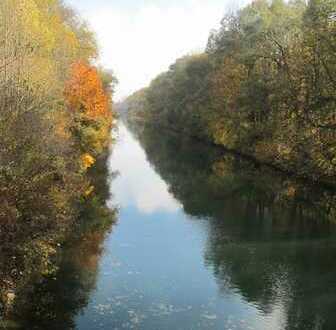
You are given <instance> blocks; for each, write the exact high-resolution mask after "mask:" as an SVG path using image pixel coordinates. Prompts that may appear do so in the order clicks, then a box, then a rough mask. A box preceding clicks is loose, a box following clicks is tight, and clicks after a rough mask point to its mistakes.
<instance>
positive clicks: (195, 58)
mask: <svg viewBox="0 0 336 330" xmlns="http://www.w3.org/2000/svg"><path fill="white" fill-rule="evenodd" d="M335 45H336V4H335V1H334V0H310V1H308V2H307V1H304V0H291V1H284V0H273V1H267V0H255V1H253V2H252V4H250V5H248V6H246V7H245V8H243V9H241V10H240V11H238V12H237V13H235V14H232V15H228V16H225V17H224V18H223V20H222V21H221V27H220V29H219V30H216V31H212V32H211V35H210V37H209V41H208V45H207V47H206V51H205V52H204V53H203V54H197V55H190V56H185V57H183V58H181V59H179V60H177V61H176V63H175V64H173V65H172V66H171V67H170V69H169V71H168V72H165V73H163V74H161V75H160V76H158V77H157V78H156V79H155V80H154V81H153V82H152V83H151V85H150V86H149V88H147V89H145V90H143V91H140V92H138V93H136V94H134V95H132V96H131V97H130V98H129V99H128V100H127V101H126V105H127V106H128V111H129V113H130V116H129V117H130V118H133V119H134V118H136V119H140V120H142V121H145V122H146V123H148V124H150V125H158V126H163V127H167V128H171V129H174V130H176V131H179V132H184V133H186V134H188V135H192V136H195V137H197V138H200V139H203V140H207V141H209V142H211V143H215V144H217V145H223V146H225V147H226V148H230V149H235V150H238V151H240V152H242V153H245V154H248V155H251V156H253V157H255V158H256V159H258V160H260V161H262V162H267V163H272V164H273V165H276V166H278V167H280V168H282V169H284V170H287V171H292V172H295V173H297V174H299V175H301V176H309V177H310V178H311V179H314V180H317V181H328V182H334V183H335V178H336V153H335V152H336V111H335V110H336V80H335V77H336V48H335Z"/></svg>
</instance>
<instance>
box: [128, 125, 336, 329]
mask: <svg viewBox="0 0 336 330" xmlns="http://www.w3.org/2000/svg"><path fill="white" fill-rule="evenodd" d="M131 129H132V131H133V134H135V135H136V136H137V138H138V139H139V140H140V142H141V144H142V146H143V148H144V149H145V150H146V153H147V156H148V159H149V161H150V162H151V163H152V165H153V166H154V168H155V170H156V171H157V172H158V173H159V174H160V176H161V177H162V178H163V179H164V180H165V181H166V183H167V184H168V185H169V189H170V192H171V193H172V194H173V196H174V197H175V198H176V199H177V200H179V201H180V202H181V204H182V205H183V208H184V211H185V212H186V213H188V214H189V215H191V216H193V218H194V219H195V220H194V221H198V219H204V218H206V219H207V221H208V224H209V225H208V227H209V234H208V240H207V246H206V251H205V255H204V259H205V263H206V265H207V267H208V268H209V269H211V270H212V272H213V274H214V276H215V278H216V281H217V283H218V287H219V289H220V292H221V293H222V294H226V293H227V292H229V291H231V292H232V291H234V292H237V293H239V294H240V295H241V296H242V297H243V298H244V299H245V300H246V301H247V302H248V303H251V304H253V305H254V306H256V307H257V308H258V309H259V310H260V313H262V314H263V315H266V316H267V315H271V314H275V313H278V316H279V317H280V318H281V320H282V323H283V324H284V326H283V328H284V329H305V330H308V329H330V330H331V329H334V325H335V324H336V315H335V313H334V312H333V310H334V307H335V306H336V280H335V276H334V275H335V272H336V264H335V262H334V260H335V258H336V236H335V224H334V222H335V220H336V209H335V208H336V195H335V192H334V191H330V190H325V189H323V188H319V187H316V186H313V185H310V184H308V183H306V182H302V181H299V180H295V179H294V178H290V177H288V176H284V175H281V174H280V173H275V172H274V171H272V170H271V169H269V168H266V167H262V166H259V165H256V164H252V163H251V162H248V161H246V160H244V159H242V158H239V157H237V156H234V155H232V154H229V153H226V154H225V153H223V152H220V151H218V150H216V151H215V150H213V149H211V147H208V146H205V145H203V144H201V143H197V142H195V141H191V140H190V139H187V138H182V137H181V136H174V135H172V134H167V132H166V134H163V132H162V131H161V132H158V131H155V130H153V129H150V128H148V127H145V128H144V127H140V126H133V127H131ZM333 265H334V266H333Z"/></svg>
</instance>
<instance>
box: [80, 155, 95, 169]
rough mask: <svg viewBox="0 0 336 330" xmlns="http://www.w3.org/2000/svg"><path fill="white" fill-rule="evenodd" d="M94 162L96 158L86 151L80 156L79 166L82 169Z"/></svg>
mask: <svg viewBox="0 0 336 330" xmlns="http://www.w3.org/2000/svg"><path fill="white" fill-rule="evenodd" d="M95 162H96V160H95V159H94V158H93V157H92V156H91V155H90V154H88V153H86V154H84V155H82V157H81V166H82V168H83V169H84V170H87V169H88V168H90V167H91V166H92V165H93V164H94V163H95Z"/></svg>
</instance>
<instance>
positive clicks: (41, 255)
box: [0, 0, 115, 307]
mask: <svg viewBox="0 0 336 330" xmlns="http://www.w3.org/2000/svg"><path fill="white" fill-rule="evenodd" d="M97 54H98V49H97V46H96V41H95V38H94V35H93V33H92V32H91V31H90V30H89V28H88V27H87V25H86V23H85V22H83V20H82V19H81V18H80V17H78V16H77V14H76V13H75V12H74V11H73V10H72V9H70V8H68V7H67V6H66V5H64V3H63V2H62V1H60V0H2V1H1V2H0V141H1V142H0V240H1V246H0V253H1V256H2V258H3V259H4V260H2V261H3V263H2V267H1V274H0V276H1V280H2V285H1V302H2V304H0V305H1V306H2V307H3V306H6V303H10V302H11V300H12V299H13V295H14V293H11V290H13V288H14V287H15V286H17V285H18V283H21V284H22V283H23V282H24V280H25V279H26V276H27V274H28V273H29V272H31V271H36V270H40V272H41V273H44V274H48V273H49V272H50V271H51V270H52V263H50V256H51V255H53V254H55V252H56V249H57V246H59V243H60V242H62V238H63V237H64V236H65V235H66V233H67V232H68V231H69V229H70V228H71V226H72V225H73V224H74V222H75V219H76V216H77V214H78V211H79V208H78V207H77V206H78V205H79V203H80V202H81V201H83V200H85V199H87V198H88V196H89V195H94V187H93V184H92V182H91V181H90V179H89V176H88V175H87V171H88V169H89V168H90V167H91V166H92V165H93V164H94V163H95V161H96V160H97V159H98V158H99V157H100V155H102V154H103V152H104V150H106V148H107V146H108V144H109V142H110V131H111V128H112V121H113V115H112V99H111V97H112V93H113V86H114V83H115V78H114V77H113V75H112V74H110V73H108V72H106V71H104V70H103V69H101V68H97V67H95V66H94V65H93V64H92V63H94V60H95V59H96V58H97ZM75 206H76V207H75ZM22 285H23V284H22ZM7 305H8V304H7Z"/></svg>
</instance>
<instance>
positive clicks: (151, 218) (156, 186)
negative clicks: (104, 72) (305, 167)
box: [3, 125, 336, 330]
mask: <svg viewBox="0 0 336 330" xmlns="http://www.w3.org/2000/svg"><path fill="white" fill-rule="evenodd" d="M132 132H133V133H131V132H130V131H129V130H128V129H127V128H126V127H125V126H123V125H121V126H120V130H119V135H120V137H119V139H118V141H117V143H116V145H115V146H114V147H113V153H112V154H111V156H110V159H109V161H108V166H109V169H110V172H111V173H115V174H118V175H117V176H116V177H115V178H114V179H113V180H112V179H110V180H109V189H110V191H111V193H112V197H111V198H109V201H108V203H109V206H110V207H111V209H113V208H114V207H118V209H119V212H118V215H117V217H118V220H117V224H116V225H114V226H113V227H112V230H111V221H110V220H109V219H110V218H111V217H110V215H109V214H108V212H106V210H104V208H102V207H101V206H100V203H93V204H92V205H91V206H90V207H89V208H88V210H87V212H86V213H85V218H86V220H85V221H84V220H83V223H84V224H86V226H84V228H83V229H82V235H79V236H77V238H76V239H73V240H70V241H69V242H68V244H67V246H66V247H65V248H64V250H63V253H62V255H61V256H60V261H59V262H58V263H57V265H58V267H59V269H58V271H57V272H56V273H55V274H54V275H52V276H46V277H45V278H42V279H41V278H40V277H37V278H34V277H33V276H32V277H31V279H30V282H29V283H23V284H22V287H20V288H19V290H18V291H17V292H16V302H15V306H14V307H15V308H14V310H15V315H16V318H17V319H18V320H17V322H14V323H11V322H10V321H7V323H4V324H3V328H6V329H7V328H8V329H10V328H12V327H13V326H14V325H15V326H17V325H18V324H24V328H25V329H51V330H53V329H55V330H56V329H57V330H61V329H78V330H96V329H97V330H98V329H103V330H107V329H141V330H159V329H160V330H161V329H162V330H171V329H181V330H189V329H190V330H194V329H215V330H217V329H218V330H233V329H235V330H246V329H247V330H248V329H250V330H251V329H255V330H263V329H265V330H266V329H267V330H269V329H274V330H292V329H300V330H301V329H302V330H317V329H327V330H329V329H330V330H334V329H335V328H336V313H335V312H334V310H335V306H336V276H335V275H336V262H335V260H336V235H335V233H336V231H335V226H334V225H333V224H332V223H331V222H330V220H332V219H334V218H335V214H336V213H335V205H336V202H335V194H333V192H330V191H329V192H328V191H325V190H323V189H319V188H316V187H312V186H310V185H308V184H307V183H303V182H299V181H296V180H293V179H291V178H288V177H284V176H281V175H280V174H279V173H273V172H271V171H270V170H269V169H266V168H261V167H258V166H255V165H254V164H251V163H248V162H246V161H245V160H243V159H241V158H237V157H235V156H233V155H232V154H224V153H223V154H222V153H219V152H218V151H214V150H213V149H211V148H209V147H207V146H205V145H202V144H200V143H196V142H194V141H190V140H188V139H184V138H181V137H176V136H171V135H169V134H167V133H166V132H162V131H157V130H156V131H155V130H151V129H145V130H143V129H140V128H135V129H132ZM101 174H102V175H101V176H100V179H99V182H100V186H101V187H102V190H103V191H105V190H106V182H105V178H106V177H105V175H104V172H103V171H102V173H101ZM114 176H115V175H114ZM103 196H108V192H107V191H105V192H104V194H103ZM15 321H16V320H15Z"/></svg>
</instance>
